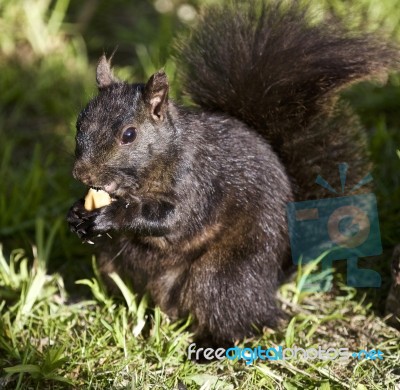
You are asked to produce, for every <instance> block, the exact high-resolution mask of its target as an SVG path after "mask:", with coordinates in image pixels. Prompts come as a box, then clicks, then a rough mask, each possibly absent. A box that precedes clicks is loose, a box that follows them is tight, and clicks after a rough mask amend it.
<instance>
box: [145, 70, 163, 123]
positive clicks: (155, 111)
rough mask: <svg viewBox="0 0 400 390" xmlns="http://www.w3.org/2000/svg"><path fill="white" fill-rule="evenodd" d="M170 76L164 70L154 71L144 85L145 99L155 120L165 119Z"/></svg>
mask: <svg viewBox="0 0 400 390" xmlns="http://www.w3.org/2000/svg"><path fill="white" fill-rule="evenodd" d="M168 89H169V85H168V78H167V75H166V74H165V72H164V71H163V70H159V71H158V72H156V73H154V74H153V75H152V76H151V77H150V79H149V81H148V82H147V84H146V85H145V87H144V95H143V97H144V101H145V103H147V104H148V105H149V107H150V110H151V116H152V117H153V119H155V120H163V118H164V114H165V110H166V107H167V102H168Z"/></svg>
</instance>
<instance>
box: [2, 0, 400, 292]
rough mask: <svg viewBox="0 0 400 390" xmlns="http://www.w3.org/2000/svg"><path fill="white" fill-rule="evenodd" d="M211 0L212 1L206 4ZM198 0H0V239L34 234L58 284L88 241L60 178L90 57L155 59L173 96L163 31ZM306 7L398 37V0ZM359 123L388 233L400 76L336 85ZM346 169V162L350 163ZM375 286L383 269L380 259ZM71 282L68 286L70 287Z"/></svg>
mask: <svg viewBox="0 0 400 390" xmlns="http://www.w3.org/2000/svg"><path fill="white" fill-rule="evenodd" d="M215 1H217V0H214V2H215ZM207 2H211V0H209V1H200V0H189V1H187V0H135V1H128V0H115V1H100V0H55V1H51V0H29V1H28V0H0V242H1V243H2V244H3V251H4V252H5V253H6V254H9V253H11V252H12V251H13V250H15V249H17V248H23V249H25V250H26V252H27V253H32V246H33V245H38V243H42V245H45V247H46V248H48V251H47V252H46V253H47V254H48V259H47V260H48V268H49V272H59V273H61V274H62V275H63V277H64V280H65V281H66V284H67V286H72V284H73V282H74V281H75V280H76V279H77V278H82V277H85V276H87V275H90V273H91V272H92V271H91V264H90V259H91V251H92V247H90V246H88V245H81V243H80V242H79V240H78V239H77V237H76V236H74V235H72V234H71V233H69V231H68V229H67V225H66V222H65V215H66V213H67V211H68V209H69V207H70V206H71V204H72V203H73V202H74V201H75V200H76V199H77V198H79V197H82V195H83V194H84V193H85V188H84V187H83V186H81V185H80V184H79V183H77V182H75V181H74V180H73V178H72V176H71V167H72V162H73V150H74V133H75V120H76V117H77V114H78V113H79V111H80V110H81V108H82V107H83V106H84V105H85V103H86V102H87V101H88V100H89V99H90V98H91V97H92V96H93V95H94V94H95V93H96V86H95V65H96V62H97V60H98V58H99V57H100V55H101V54H102V53H103V52H105V53H106V54H108V55H110V54H111V53H113V52H114V50H116V53H115V55H114V59H113V63H114V65H115V67H116V69H115V72H116V74H117V75H118V76H119V77H120V78H123V79H126V80H129V81H136V82H139V81H145V80H146V78H147V77H148V76H150V75H151V74H152V73H153V72H154V71H155V70H158V69H159V68H161V67H164V68H165V69H166V71H167V74H168V76H169V79H170V81H171V85H172V96H173V97H174V98H175V99H177V100H181V99H182V95H181V94H180V88H179V85H178V82H177V79H176V68H175V63H174V60H173V54H174V49H173V44H172V42H173V40H174V38H175V37H176V36H177V35H180V34H187V33H188V31H189V29H190V26H191V25H192V24H194V23H196V20H197V18H198V14H199V9H200V8H201V6H202V5H204V4H205V3H207ZM312 4H313V7H315V10H316V15H317V17H318V15H322V14H323V13H328V14H329V13H330V14H334V15H338V16H339V17H341V18H342V19H343V20H344V23H347V24H350V25H354V26H355V25H362V26H363V27H364V28H365V29H367V30H377V29H378V30H379V31H381V32H383V33H384V34H385V35H386V36H388V37H390V38H391V39H393V40H394V41H397V42H399V41H400V0H380V1H376V0H321V1H314V2H312ZM345 98H346V99H348V100H349V101H350V102H351V104H352V105H353V107H354V108H355V109H356V110H357V111H358V113H359V114H360V115H361V118H362V121H363V123H364V124H365V126H366V129H367V131H368V139H369V147H370V151H371V155H372V158H373V160H374V162H375V169H374V172H373V176H374V179H375V185H376V189H375V193H376V195H377V197H378V200H379V204H378V206H379V211H380V221H381V234H382V240H383V245H384V247H385V248H386V249H387V250H388V251H390V250H391V248H392V247H393V245H394V244H395V243H397V242H399V241H400V224H399V220H398V218H399V215H400V185H399V184H400V175H399V172H400V164H399V155H398V152H397V150H398V149H399V148H400V115H399V114H400V109H399V108H400V77H399V75H396V74H394V75H392V76H390V78H389V79H388V80H387V81H386V82H384V85H383V86H382V85H378V84H376V83H363V84H361V85H358V86H356V87H354V88H352V89H351V90H350V91H348V92H346V94H345ZM350 169H351V167H350ZM383 268H384V270H383V272H384V273H386V276H387V277H386V279H385V280H386V282H385V283H386V284H387V280H388V275H389V268H388V267H387V264H386V265H385V266H384V267H383ZM74 290H76V287H74Z"/></svg>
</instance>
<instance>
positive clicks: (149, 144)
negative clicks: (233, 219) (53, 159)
mask: <svg viewBox="0 0 400 390" xmlns="http://www.w3.org/2000/svg"><path fill="white" fill-rule="evenodd" d="M96 80H97V86H98V89H99V94H98V95H97V96H96V97H94V98H93V99H92V100H91V101H90V102H89V103H88V104H87V106H86V107H85V108H84V109H83V110H82V111H81V113H80V114H79V116H78V120H77V125H76V127H77V133H76V149H75V164H74V169H73V175H74V177H75V178H76V179H77V180H79V181H81V182H83V183H84V184H86V185H88V186H90V187H95V188H101V189H103V190H105V191H106V192H108V193H109V194H110V195H113V196H115V197H121V198H129V195H133V193H134V191H135V190H137V189H139V188H140V187H141V186H142V185H143V183H144V182H145V181H146V179H149V176H152V180H157V178H156V177H154V172H155V171H156V170H158V171H160V170H162V167H163V166H167V165H168V159H171V150H170V149H171V148H172V147H173V143H172V139H173V136H174V127H173V126H172V125H171V124H170V121H169V119H168V115H167V109H168V89H169V86H168V79H167V76H166V74H165V73H164V72H163V71H158V72H156V73H155V74H153V75H152V76H151V77H150V79H149V80H148V82H147V83H146V84H129V83H126V82H122V81H120V80H118V79H117V78H116V77H115V76H114V75H113V73H112V70H111V64H110V60H107V58H106V57H105V56H104V55H103V56H102V57H101V58H100V61H99V63H98V65H97V71H96ZM172 154H173V153H172Z"/></svg>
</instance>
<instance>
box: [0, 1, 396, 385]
mask: <svg viewBox="0 0 400 390" xmlns="http://www.w3.org/2000/svg"><path fill="white" fill-rule="evenodd" d="M95 3H96V2H92V1H88V2H87V3H86V5H85V6H87V4H89V5H90V4H92V5H93V4H94V5H95V8H94V9H95V12H94V13H93V14H92V17H91V18H89V19H88V18H87V17H86V16H85V15H87V13H85V12H86V11H87V10H86V11H85V12H83V11H84V8H85V7H84V6H82V2H78V1H74V0H71V1H70V2H69V1H66V0H58V1H50V0H36V1H35V2H29V6H28V2H26V1H23V0H12V1H11V0H3V1H0V91H1V93H0V180H1V181H0V242H1V243H2V251H1V254H0V388H6V389H30V388H32V389H56V388H84V389H86V388H90V389H104V388H117V389H133V388H136V389H153V388H159V389H172V388H174V389H177V388H178V386H180V387H181V388H182V386H183V385H185V386H187V388H188V389H203V390H204V389H258V388H266V389H288V390H291V389H323V390H326V389H343V388H344V389H346V388H348V389H358V390H364V389H395V388H396V387H395V386H396V384H397V385H398V384H399V383H400V353H399V352H400V333H399V332H398V331H397V330H395V329H393V328H391V327H389V326H388V325H387V324H386V323H385V319H384V313H383V304H384V301H385V297H386V295H387V291H388V286H389V272H388V269H389V267H388V260H389V257H390V251H391V249H392V247H393V245H395V244H396V243H397V242H398V238H399V237H400V224H399V223H398V220H397V219H398V215H399V214H400V210H399V208H400V176H399V174H398V172H400V159H399V157H398V155H397V150H398V149H399V148H400V118H399V116H398V110H399V101H400V77H399V76H398V75H393V76H392V77H391V78H390V80H389V81H388V82H387V83H386V84H385V85H384V86H383V87H382V86H377V85H376V84H371V83H364V84H362V85H359V86H357V87H355V88H353V89H352V90H351V91H349V92H348V93H346V95H345V97H346V98H347V99H349V101H350V102H351V104H352V105H353V106H354V108H355V109H356V110H357V112H358V113H359V114H360V115H361V118H362V121H363V122H364V123H365V125H366V128H367V130H368V135H369V147H370V151H371V155H372V158H373V160H374V162H375V168H374V172H373V175H374V181H375V185H376V187H375V193H376V195H377V197H378V201H379V203H378V206H379V212H380V224H381V233H382V239H383V244H384V247H385V255H384V257H383V260H382V259H381V261H380V264H378V265H377V267H378V268H379V269H380V270H381V272H382V275H383V280H384V284H383V287H382V288H381V289H378V290H373V289H358V290H355V289H353V288H349V287H347V286H346V285H345V283H344V282H343V280H342V278H343V276H341V275H340V274H339V275H337V276H336V277H335V280H336V283H335V288H334V290H333V291H332V292H327V293H304V292H301V291H300V286H301V283H303V279H302V275H306V274H307V272H308V268H307V269H305V270H302V272H301V273H299V275H298V276H297V277H296V278H295V279H293V280H291V281H288V282H287V283H286V284H284V285H283V286H282V287H281V289H280V291H279V299H280V302H281V306H282V308H283V310H284V312H285V313H287V319H286V320H285V321H283V323H282V324H281V326H279V328H278V329H277V330H270V329H266V330H265V332H264V334H263V336H262V337H260V338H257V339H250V340H245V342H244V343H243V344H242V345H246V346H258V345H260V346H279V345H281V346H283V347H290V346H298V347H305V348H310V347H312V346H316V345H321V346H322V347H338V348H341V347H348V348H351V349H354V350H358V349H362V348H369V349H371V348H379V349H380V350H381V351H383V353H384V359H383V360H382V361H357V360H351V361H350V362H349V363H348V362H345V363H344V364H343V363H340V362H339V361H333V362H330V361H325V362H323V361H309V362H307V361H303V360H296V361H285V362H282V361H277V362H267V363H266V362H264V363H263V362H255V363H254V364H253V365H249V366H246V365H245V364H244V363H243V362H242V361H240V362H239V361H237V362H231V361H228V360H225V361H220V362H212V363H210V364H207V365H202V364H195V363H192V362H190V361H187V359H186V356H187V352H186V351H187V348H188V345H189V344H190V343H191V340H192V335H191V334H190V333H189V331H188V330H187V329H188V324H189V323H188V322H185V321H183V322H178V323H171V322H170V321H169V319H168V318H167V317H166V316H165V315H164V314H163V313H161V312H160V310H159V309H158V308H152V307H149V306H148V303H147V299H146V298H144V299H143V300H142V301H141V302H138V301H137V300H136V299H135V295H134V292H132V291H131V290H130V289H129V288H128V287H127V286H125V285H124V284H123V283H122V281H121V280H120V279H119V278H118V276H117V275H113V278H114V281H115V282H116V283H117V285H118V287H119V289H120V290H121V296H120V297H111V296H109V295H108V294H107V292H106V291H105V288H104V287H103V285H102V282H101V280H100V278H99V276H98V274H97V271H96V267H95V261H94V262H93V261H92V252H91V250H92V247H91V246H89V245H83V244H81V243H80V241H79V240H78V239H77V238H76V237H75V236H73V235H72V234H70V233H69V232H68V229H67V226H66V223H65V214H66V212H67V210H68V208H69V206H70V205H71V204H72V202H73V201H74V200H75V199H77V198H78V197H80V196H82V194H83V192H84V188H83V187H82V186H81V185H79V183H76V182H74V181H73V179H72V177H71V166H72V162H73V146H74V139H73V137H74V122H75V119H76V115H77V113H78V112H79V110H80V108H81V107H82V105H83V104H84V103H85V102H86V101H87V100H88V99H89V98H90V96H92V95H93V94H94V93H95V85H94V65H95V63H96V59H97V57H98V56H99V55H100V54H101V51H102V50H103V49H105V50H107V51H108V52H110V51H112V50H113V49H114V47H115V45H116V43H118V42H120V43H121V47H120V49H119V51H118V52H117V54H116V56H115V58H116V60H115V61H116V62H117V63H118V62H119V61H121V65H122V66H121V67H120V71H119V75H120V76H121V77H124V78H128V79H130V80H134V79H135V80H140V79H142V78H143V77H147V76H148V75H150V74H151V72H153V71H154V70H156V69H158V68H159V67H161V66H162V65H165V67H166V70H167V72H168V74H169V76H170V78H171V80H172V83H173V95H174V96H175V97H178V98H179V97H180V92H179V91H180V89H179V86H178V85H177V83H176V82H174V76H175V72H176V69H175V64H174V61H173V60H172V59H171V57H170V51H169V49H168V48H169V46H170V43H171V39H172V36H173V34H174V33H175V31H176V30H179V29H181V28H182V27H183V23H182V22H181V21H179V18H178V17H177V13H176V12H175V11H176V10H177V9H178V7H179V4H178V2H175V1H173V2H172V4H173V6H174V7H175V8H174V9H173V10H172V11H171V12H169V13H166V14H159V13H157V12H156V11H155V10H154V8H153V6H152V3H151V2H145V1H141V2H138V3H137V4H134V5H133V4H131V2H127V1H126V2H125V1H122V0H120V1H118V2H115V4H118V6H115V7H114V6H111V5H110V4H111V2H102V3H101V4H97V6H96V4H95ZM112 3H113V4H114V2H112ZM198 3H199V2H195V1H192V2H191V4H192V5H193V6H195V7H197V6H198ZM315 4H316V3H315ZM320 4H328V5H330V7H331V8H330V9H331V10H334V11H335V12H337V13H338V14H339V15H342V16H343V17H345V16H346V15H344V14H345V13H346V12H345V11H346V10H347V8H346V7H347V4H348V2H345V1H338V0H336V1H333V0H325V1H324V2H321V3H318V5H320ZM344 4H346V6H344ZM351 6H352V7H355V9H358V12H360V13H361V14H363V15H364V19H363V21H364V22H365V23H367V21H371V22H370V24H369V27H370V28H376V27H377V26H381V27H382V28H384V29H385V30H386V31H387V33H389V34H390V35H391V36H392V37H394V39H399V37H400V22H399V16H398V15H399V11H398V10H399V9H400V2H399V1H398V0H384V1H381V2H374V1H372V0H362V1H361V0H360V1H355V0H354V1H352V2H351ZM129 13H132V15H133V16H132V18H134V19H135V23H131V25H129V23H128V22H127V20H126V19H124V17H125V15H127V14H129ZM85 17H86V19H85ZM346 17H347V16H346ZM83 20H86V22H85V23H84V22H83ZM110 20H111V21H113V20H114V24H113V23H110ZM104 21H107V23H103V22H104ZM78 22H79V23H80V24H79V25H78V24H77V23H78ZM119 22H120V23H119ZM349 22H354V20H350V21H349ZM355 23H360V21H356V22H355ZM110 26H111V27H110ZM78 27H79V28H78Z"/></svg>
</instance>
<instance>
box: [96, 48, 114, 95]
mask: <svg viewBox="0 0 400 390" xmlns="http://www.w3.org/2000/svg"><path fill="white" fill-rule="evenodd" d="M96 81H97V86H98V87H99V88H100V89H101V88H106V87H108V86H110V85H111V84H114V83H116V82H118V79H117V78H116V77H114V75H113V73H112V70H111V57H110V59H109V60H107V57H106V56H105V54H103V55H102V56H101V57H100V60H99V63H98V64H97V69H96Z"/></svg>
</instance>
